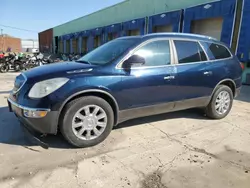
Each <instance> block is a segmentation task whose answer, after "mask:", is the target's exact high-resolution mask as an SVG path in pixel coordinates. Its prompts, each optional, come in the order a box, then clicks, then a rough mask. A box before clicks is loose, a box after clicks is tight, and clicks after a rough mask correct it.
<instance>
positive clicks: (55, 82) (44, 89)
mask: <svg viewBox="0 0 250 188" xmlns="http://www.w3.org/2000/svg"><path fill="white" fill-rule="evenodd" d="M68 81H69V79H68V78H53V79H49V80H44V81H41V82H37V83H36V84H35V85H34V86H33V87H32V88H31V90H30V92H29V97H30V98H43V97H45V96H47V95H49V94H51V93H53V92H54V91H56V90H57V89H59V88H60V87H62V86H63V85H64V84H66V83H67V82H68Z"/></svg>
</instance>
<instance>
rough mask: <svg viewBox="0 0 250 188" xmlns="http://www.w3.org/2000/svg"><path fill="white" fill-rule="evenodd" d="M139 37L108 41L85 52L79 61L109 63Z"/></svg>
mask: <svg viewBox="0 0 250 188" xmlns="http://www.w3.org/2000/svg"><path fill="white" fill-rule="evenodd" d="M138 41H139V39H117V40H113V41H111V42H108V43H106V44H104V45H102V46H100V47H98V48H96V49H95V50H93V51H91V52H90V53H88V54H86V55H85V56H83V57H82V58H80V59H79V62H80V61H87V62H89V63H91V64H94V65H103V64H106V63H109V62H111V61H113V60H115V59H116V58H118V57H119V56H120V55H122V54H123V53H124V52H126V51H127V50H128V49H130V48H132V47H133V46H134V45H135V44H137V43H138Z"/></svg>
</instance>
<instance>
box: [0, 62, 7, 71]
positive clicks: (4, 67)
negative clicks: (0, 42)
mask: <svg viewBox="0 0 250 188" xmlns="http://www.w3.org/2000/svg"><path fill="white" fill-rule="evenodd" d="M8 71H9V66H8V65H6V64H0V72H1V73H6V72H8Z"/></svg>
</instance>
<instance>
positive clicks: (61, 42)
mask: <svg viewBox="0 0 250 188" xmlns="http://www.w3.org/2000/svg"><path fill="white" fill-rule="evenodd" d="M58 50H59V53H63V40H60V42H59V47H58Z"/></svg>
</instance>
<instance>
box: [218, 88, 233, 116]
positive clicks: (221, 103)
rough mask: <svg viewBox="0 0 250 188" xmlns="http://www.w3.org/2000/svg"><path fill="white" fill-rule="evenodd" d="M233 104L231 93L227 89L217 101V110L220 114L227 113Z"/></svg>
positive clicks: (220, 94)
mask: <svg viewBox="0 0 250 188" xmlns="http://www.w3.org/2000/svg"><path fill="white" fill-rule="evenodd" d="M230 104H231V99H230V94H229V93H228V92H227V91H221V92H220V93H219V95H218V96H217V98H216V101H215V110H216V112H217V113H218V114H220V115H222V114H225V113H226V112H227V111H228V110H229V108H230Z"/></svg>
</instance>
